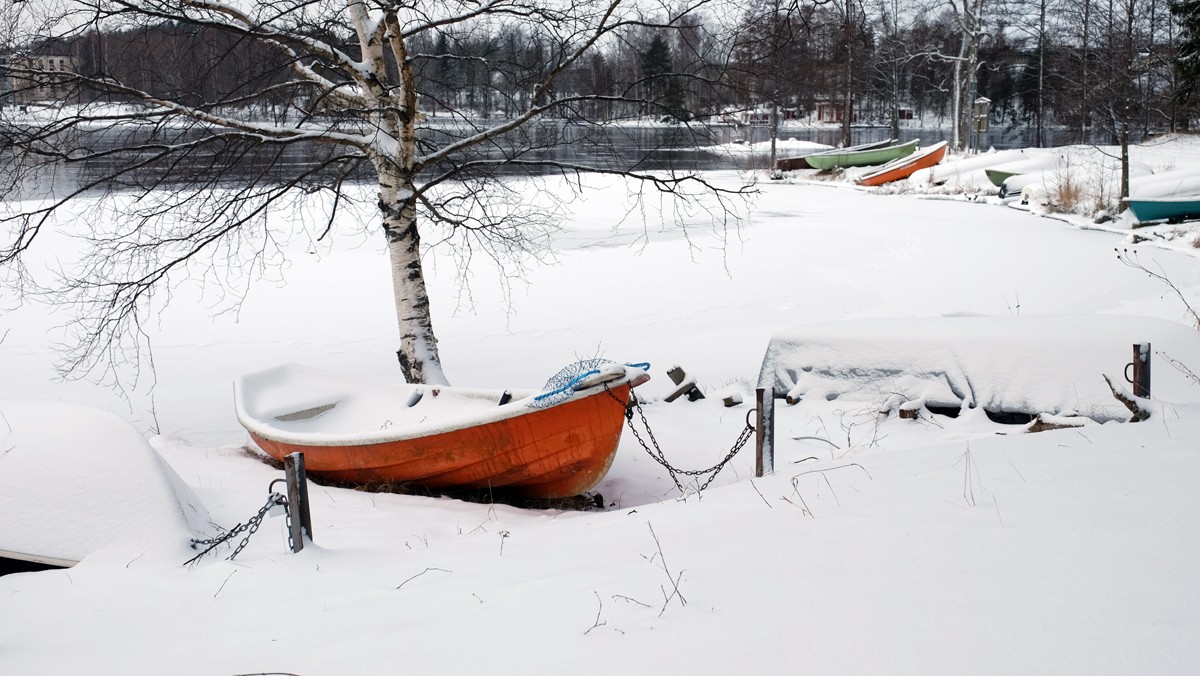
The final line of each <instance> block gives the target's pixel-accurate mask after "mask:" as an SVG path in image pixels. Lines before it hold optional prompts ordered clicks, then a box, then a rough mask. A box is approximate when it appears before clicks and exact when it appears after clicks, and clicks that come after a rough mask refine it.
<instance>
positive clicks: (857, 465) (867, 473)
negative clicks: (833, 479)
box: [792, 462, 875, 482]
mask: <svg viewBox="0 0 1200 676" xmlns="http://www.w3.org/2000/svg"><path fill="white" fill-rule="evenodd" d="M847 467H857V468H859V469H861V470H862V471H863V473H865V474H866V475H867V478H868V479H871V480H872V481H874V480H875V477H873V476H871V473H870V472H868V471H867V468H866V467H863V466H862V465H860V464H858V463H857V462H851V463H846V464H845V465H837V466H835V467H822V468H821V469H810V470H805V471H803V472H800V473H799V474H797V475H795V476H793V477H792V481H793V482H794V481H795V480H796V478H797V477H802V476H804V475H805V474H814V473H820V474H824V473H825V472H832V471H833V470H835V469H846V468H847Z"/></svg>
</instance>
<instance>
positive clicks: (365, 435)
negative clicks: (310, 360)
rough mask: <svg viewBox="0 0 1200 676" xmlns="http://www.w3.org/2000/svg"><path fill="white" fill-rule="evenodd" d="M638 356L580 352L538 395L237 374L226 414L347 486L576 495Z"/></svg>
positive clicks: (614, 419) (599, 454)
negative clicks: (618, 358) (627, 358)
mask: <svg viewBox="0 0 1200 676" xmlns="http://www.w3.org/2000/svg"><path fill="white" fill-rule="evenodd" d="M647 368H649V365H648V364H632V365H631V364H616V363H613V362H608V361H607V360H587V361H584V362H579V363H578V364H574V365H572V366H570V367H567V368H566V369H563V370H562V371H560V372H559V374H557V375H556V376H555V377H553V378H551V380H550V382H548V383H547V384H546V387H544V388H543V389H542V390H540V391H526V392H512V391H509V390H484V389H468V388H460V387H444V386H431V385H413V384H408V383H394V382H385V381H376V380H368V379H361V378H353V377H348V376H344V375H340V374H336V373H332V372H328V371H322V370H319V369H314V368H309V367H305V366H300V365H297V364H287V365H283V366H278V367H275V368H271V369H267V370H265V371H259V372H256V373H250V374H247V375H245V376H242V377H241V378H239V379H238V380H237V382H236V383H235V385H234V395H235V405H236V408H237V417H238V420H239V422H241V424H242V426H243V427H245V428H246V430H247V431H248V432H249V433H250V436H251V438H252V439H253V440H254V442H255V443H256V444H257V445H258V446H259V448H261V449H262V450H263V451H264V452H266V453H267V454H268V455H270V456H271V457H273V458H275V459H282V458H283V457H285V456H287V455H289V454H291V453H294V452H296V451H301V452H303V453H304V462H305V467H306V469H307V471H308V473H309V474H312V475H314V476H321V477H326V478H329V479H332V480H336V481H346V482H352V483H364V484H365V483H380V482H412V483H416V484H420V485H423V486H426V487H429V488H472V489H513V490H515V491H517V492H520V493H522V494H525V495H527V496H529V497H537V498H559V497H568V496H573V495H579V494H580V493H583V492H585V491H587V490H589V489H591V488H592V487H594V486H595V485H596V484H597V483H599V482H600V480H601V479H602V478H604V475H605V474H606V473H607V472H608V469H609V467H610V466H611V465H612V461H613V457H614V456H615V455H616V451H617V443H618V442H619V441H620V438H621V429H622V426H623V424H624V422H625V409H626V405H627V404H628V403H629V399H630V393H631V390H632V388H634V387H636V386H638V385H640V384H641V383H643V382H645V381H646V380H649V378H650V376H649V375H647V373H646V369H647Z"/></svg>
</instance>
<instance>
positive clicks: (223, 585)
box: [213, 568, 237, 599]
mask: <svg viewBox="0 0 1200 676" xmlns="http://www.w3.org/2000/svg"><path fill="white" fill-rule="evenodd" d="M236 572H237V569H236V568H235V569H234V571H233V573H230V574H229V577H227V578H225V582H229V578H230V577H233V575H234V573H236ZM225 582H222V583H221V586H220V588H219V589H217V592H216V594H213V598H214V599H215V598H217V594H220V593H221V590H222V589H224V588H225Z"/></svg>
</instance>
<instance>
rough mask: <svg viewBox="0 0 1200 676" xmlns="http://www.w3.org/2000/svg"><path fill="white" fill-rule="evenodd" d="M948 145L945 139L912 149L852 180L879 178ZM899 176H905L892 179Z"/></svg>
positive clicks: (857, 181) (914, 162) (860, 181)
mask: <svg viewBox="0 0 1200 676" xmlns="http://www.w3.org/2000/svg"><path fill="white" fill-rule="evenodd" d="M949 146H950V144H949V143H948V142H946V141H938V142H937V143H934V144H933V145H930V146H926V147H924V148H921V149H919V150H914V151H913V152H911V153H909V154H908V155H904V156H903V157H897V158H896V159H894V160H891V161H890V162H888V163H887V164H884V165H881V166H879V167H876V168H874V169H872V170H871V171H868V172H867V173H865V174H863V175H862V176H859V177H857V178H855V179H854V182H855V183H859V184H862V183H864V182H866V181H869V180H872V179H875V178H879V177H880V176H884V175H886V174H888V173H890V172H893V171H896V170H897V169H903V168H907V167H908V166H909V165H912V164H917V163H918V162H920V161H921V160H923V159H925V158H926V157H929V156H930V155H933V154H935V153H937V152H939V151H940V152H943V153H945V152H946V151H947V150H948V149H949ZM944 157H945V155H944V154H943V158H944ZM938 162H941V160H940V159H939V160H938ZM935 165H936V163H935ZM915 172H916V170H913V173H915ZM910 175H911V174H910ZM901 178H905V177H904V176H899V177H897V178H896V179H894V180H899V179H901ZM890 182H891V181H884V183H890ZM880 185H882V183H881V184H880ZM868 187H875V186H868Z"/></svg>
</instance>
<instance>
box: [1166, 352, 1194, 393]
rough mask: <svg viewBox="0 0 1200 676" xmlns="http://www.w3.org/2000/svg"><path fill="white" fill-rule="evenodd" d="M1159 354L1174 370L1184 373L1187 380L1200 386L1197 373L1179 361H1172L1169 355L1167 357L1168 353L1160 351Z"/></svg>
mask: <svg viewBox="0 0 1200 676" xmlns="http://www.w3.org/2000/svg"><path fill="white" fill-rule="evenodd" d="M1157 354H1158V356H1160V357H1162V358H1163V361H1165V362H1167V363H1168V364H1170V365H1171V367H1172V368H1174V369H1175V370H1176V371H1179V372H1180V373H1182V374H1183V376H1184V377H1185V378H1187V379H1188V380H1190V381H1192V382H1193V383H1195V384H1196V385H1200V376H1198V375H1196V374H1195V372H1193V371H1192V370H1191V369H1190V368H1188V367H1187V366H1185V365H1184V364H1183V363H1182V362H1180V361H1179V360H1177V359H1172V358H1171V357H1170V356H1169V355H1167V353H1166V352H1162V351H1159V352H1158V353H1157Z"/></svg>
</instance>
